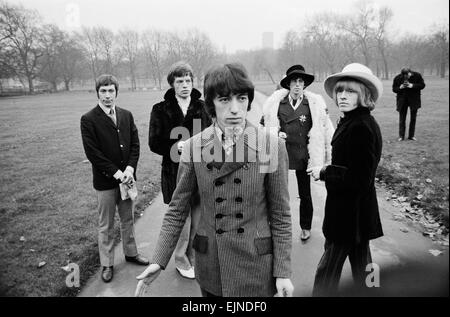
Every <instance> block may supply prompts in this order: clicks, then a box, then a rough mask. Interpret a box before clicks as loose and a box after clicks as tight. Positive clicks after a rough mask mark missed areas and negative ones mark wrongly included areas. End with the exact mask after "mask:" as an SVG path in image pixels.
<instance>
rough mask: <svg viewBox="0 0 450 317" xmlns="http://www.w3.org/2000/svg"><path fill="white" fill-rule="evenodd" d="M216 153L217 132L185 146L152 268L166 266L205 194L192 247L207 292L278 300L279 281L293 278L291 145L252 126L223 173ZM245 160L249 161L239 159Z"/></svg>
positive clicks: (219, 148)
mask: <svg viewBox="0 0 450 317" xmlns="http://www.w3.org/2000/svg"><path fill="white" fill-rule="evenodd" d="M269 145H270V151H269V152H270V153H269V152H266V150H267V149H268V148H269ZM242 150H243V151H242ZM214 153H215V154H217V153H222V143H221V141H220V140H219V139H218V137H217V134H216V132H215V130H214V126H210V127H208V128H207V129H205V130H204V131H203V132H202V133H201V134H197V135H195V136H194V137H193V138H191V139H189V140H188V141H187V142H186V144H185V146H184V148H183V153H182V155H181V160H180V166H179V172H178V177H177V179H178V183H177V187H176V189H175V192H174V194H173V197H172V200H171V202H170V204H169V209H168V211H167V213H166V215H165V217H164V221H163V225H162V229H161V233H160V236H159V240H158V243H157V247H156V249H155V253H154V257H153V262H154V263H158V264H159V265H161V267H163V268H165V267H166V266H167V264H168V262H169V260H170V257H171V255H172V252H173V250H174V248H175V245H176V243H177V240H178V236H179V234H180V232H181V230H182V228H183V225H184V222H185V220H186V217H187V212H186V208H185V206H186V204H187V203H188V202H189V200H190V198H191V196H192V195H193V193H195V192H196V191H197V190H198V192H199V193H200V209H201V211H200V213H201V215H200V220H199V223H198V229H197V233H196V235H195V237H194V242H193V248H194V250H195V251H196V253H195V273H196V278H197V281H198V283H199V284H200V287H202V288H203V289H204V290H206V291H208V292H210V293H212V294H215V295H219V296H226V297H230V296H263V297H268V296H273V295H274V294H275V293H276V287H275V281H276V278H277V277H281V278H289V277H290V275H291V258H290V255H291V247H292V231H291V230H292V225H291V214H290V210H289V192H288V157H287V152H286V148H285V144H284V141H283V140H281V139H279V138H278V137H276V136H273V135H270V134H268V133H266V132H265V131H263V130H262V129H260V128H256V127H253V126H252V125H250V124H249V123H248V122H247V128H246V130H245V132H244V134H243V135H242V136H241V137H240V138H239V139H238V141H237V143H236V144H235V146H234V148H233V152H232V153H231V154H228V155H227V156H225V161H224V163H223V165H222V166H221V167H220V169H218V167H217V165H216V163H217V162H216V161H217V160H218V159H217V155H214ZM236 153H238V154H236ZM239 153H240V154H242V153H245V155H243V157H242V159H236V158H235V159H234V160H233V155H237V156H239V155H240V154H239ZM267 153H269V154H267ZM220 157H222V155H220ZM219 160H220V159H219Z"/></svg>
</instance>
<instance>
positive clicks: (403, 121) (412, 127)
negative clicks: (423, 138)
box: [398, 106, 417, 139]
mask: <svg viewBox="0 0 450 317" xmlns="http://www.w3.org/2000/svg"><path fill="white" fill-rule="evenodd" d="M408 108H409V109H410V117H411V118H410V120H409V134H408V138H413V137H414V132H415V130H416V118H417V109H412V108H411V107H408V106H404V107H403V108H402V109H400V111H399V114H400V120H399V122H400V124H399V131H398V134H399V137H401V138H403V139H404V138H405V130H406V115H407V113H408Z"/></svg>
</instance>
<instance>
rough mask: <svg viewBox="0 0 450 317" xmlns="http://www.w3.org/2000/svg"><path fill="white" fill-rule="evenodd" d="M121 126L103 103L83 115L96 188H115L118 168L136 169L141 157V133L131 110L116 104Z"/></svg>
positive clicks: (82, 134)
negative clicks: (101, 106)
mask: <svg viewBox="0 0 450 317" xmlns="http://www.w3.org/2000/svg"><path fill="white" fill-rule="evenodd" d="M116 117H117V126H116V125H115V124H114V123H113V122H112V120H111V119H110V118H109V117H108V116H107V115H106V114H105V112H104V111H103V110H102V109H101V108H100V106H98V105H97V106H96V107H94V108H93V109H92V110H91V111H89V112H87V113H86V114H84V115H83V116H82V117H81V137H82V140H83V146H84V151H85V153H86V156H87V158H88V159H89V161H90V162H91V163H92V174H93V181H94V188H95V189H97V190H107V189H113V188H115V187H117V186H119V182H118V181H117V180H116V179H115V178H114V177H113V175H114V174H115V173H116V172H117V170H119V169H120V170H121V171H124V170H125V168H126V167H127V166H128V165H129V166H131V167H133V168H134V178H135V179H136V169H137V163H138V160H139V136H138V131H137V128H136V125H135V124H134V119H133V115H132V114H131V112H130V111H128V110H125V109H122V108H119V107H117V106H116Z"/></svg>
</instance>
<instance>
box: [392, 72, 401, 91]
mask: <svg viewBox="0 0 450 317" xmlns="http://www.w3.org/2000/svg"><path fill="white" fill-rule="evenodd" d="M401 84H402V81H401V76H400V75H397V76H395V78H394V80H393V82H392V91H393V92H394V93H396V94H398V93H399V92H400V91H401V89H400V85H401Z"/></svg>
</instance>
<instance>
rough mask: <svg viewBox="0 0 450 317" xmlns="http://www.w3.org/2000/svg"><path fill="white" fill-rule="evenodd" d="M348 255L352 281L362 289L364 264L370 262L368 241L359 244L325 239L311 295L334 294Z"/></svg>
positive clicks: (364, 273) (363, 284)
mask: <svg viewBox="0 0 450 317" xmlns="http://www.w3.org/2000/svg"><path fill="white" fill-rule="evenodd" d="M347 256H348V257H349V260H350V265H351V268H352V276H353V281H354V282H355V286H356V288H357V289H364V287H365V280H366V275H367V274H368V273H367V272H366V266H367V264H369V263H372V256H371V254H370V247H369V241H366V242H362V243H360V244H352V243H336V242H332V241H329V240H327V241H325V252H324V253H323V255H322V258H321V259H320V262H319V265H318V266H317V271H316V277H315V279H314V288H313V296H336V295H337V292H338V287H339V280H340V279H341V273H342V267H343V266H344V262H345V259H346V258H347Z"/></svg>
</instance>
